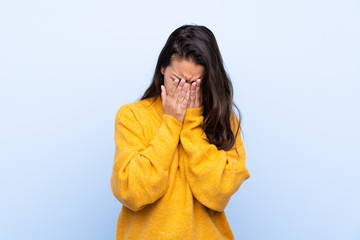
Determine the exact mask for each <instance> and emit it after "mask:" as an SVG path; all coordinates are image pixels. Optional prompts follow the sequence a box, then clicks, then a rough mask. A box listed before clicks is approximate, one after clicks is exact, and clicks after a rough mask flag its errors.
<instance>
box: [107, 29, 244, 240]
mask: <svg viewBox="0 0 360 240" xmlns="http://www.w3.org/2000/svg"><path fill="white" fill-rule="evenodd" d="M232 106H235V107H236V105H235V103H234V102H233V89H232V84H231V82H230V79H229V77H228V76H227V74H226V72H225V70H224V66H223V62H222V57H221V54H220V51H219V48H218V45H217V42H216V39H215V36H214V35H213V33H212V32H211V31H210V30H209V29H208V28H206V27H205V26H199V25H183V26H181V27H179V28H178V29H176V30H175V31H174V32H173V33H172V34H171V35H170V36H169V38H168V40H167V42H166V44H165V46H164V48H163V49H162V51H161V53H160V56H159V58H158V62H157V65H156V69H155V74H154V77H153V80H152V83H151V84H150V87H149V88H148V89H147V90H146V91H145V93H144V95H143V96H142V97H141V99H139V100H138V101H137V102H132V103H127V104H124V105H122V106H121V107H120V108H119V110H118V112H117V114H116V118H115V143H116V149H115V157H114V165H113V170H112V175H111V189H112V192H113V194H114V195H115V197H116V198H117V199H118V200H119V201H120V202H121V203H122V209H121V212H120V214H119V218H118V222H117V230H116V239H117V240H120V239H137V240H144V239H149V240H160V239H164V240H165V239H166V240H172V239H176V240H179V239H206V240H209V239H211V240H215V239H234V235H233V233H232V231H231V229H230V225H229V223H228V221H227V218H226V216H225V212H224V209H225V208H226V206H227V204H228V202H229V200H230V198H231V196H232V195H233V194H234V193H235V192H236V191H237V190H238V189H239V187H240V185H241V184H242V183H243V182H244V181H245V180H246V179H248V178H249V177H250V174H249V171H248V170H247V168H246V165H245V156H246V155H245V149H244V145H243V142H242V138H241V136H240V132H239V129H240V130H241V126H240V120H241V117H236V115H235V114H234V112H233V110H232ZM236 108H237V107H236ZM237 109H238V108H237ZM238 111H239V109H238ZM239 116H241V114H240V115H239Z"/></svg>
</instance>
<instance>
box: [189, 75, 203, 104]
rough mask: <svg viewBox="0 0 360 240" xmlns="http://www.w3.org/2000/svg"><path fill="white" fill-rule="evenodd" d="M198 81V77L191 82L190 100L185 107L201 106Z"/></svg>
mask: <svg viewBox="0 0 360 240" xmlns="http://www.w3.org/2000/svg"><path fill="white" fill-rule="evenodd" d="M200 82H201V80H200V79H198V80H196V81H195V82H193V83H192V84H191V88H190V101H189V103H188V106H187V108H198V107H201V106H202V97H201V92H200Z"/></svg>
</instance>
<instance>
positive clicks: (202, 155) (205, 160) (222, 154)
mask: <svg viewBox="0 0 360 240" xmlns="http://www.w3.org/2000/svg"><path fill="white" fill-rule="evenodd" d="M203 111H204V107H203V106H202V107H199V108H191V109H187V110H186V114H185V119H184V122H183V128H182V130H181V133H180V142H181V144H182V146H183V149H184V151H185V156H186V160H185V161H184V166H185V174H186V178H187V181H188V183H189V186H190V188H191V191H192V193H193V195H194V197H195V198H196V199H197V200H198V201H199V202H200V203H201V204H203V205H204V206H206V207H208V208H210V209H212V210H215V211H218V212H222V211H224V210H225V208H226V206H227V204H228V202H229V201H230V198H231V196H232V195H233V194H234V193H235V192H236V191H237V190H238V189H239V188H240V185H241V184H242V183H243V182H244V181H245V180H246V179H248V178H249V177H250V173H249V171H248V170H247V168H246V164H245V157H246V153H245V149H244V145H243V142H242V139H241V136H240V132H239V134H238V135H237V137H236V149H237V151H238V153H239V155H237V152H236V150H235V145H234V146H233V147H232V149H230V150H228V151H225V150H218V149H217V147H216V146H215V145H214V144H211V143H209V142H208V138H207V136H206V134H205V132H203V119H204V118H203V115H202V114H203ZM233 116H234V117H235V119H236V120H237V123H238V121H239V120H238V118H237V117H236V116H235V115H233ZM231 120H234V118H232V119H231ZM230 122H232V121H230ZM235 126H236V125H235ZM234 129H235V128H234V124H233V123H232V130H233V132H234V134H235V133H236V130H235V131H234Z"/></svg>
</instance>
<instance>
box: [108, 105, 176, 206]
mask: <svg viewBox="0 0 360 240" xmlns="http://www.w3.org/2000/svg"><path fill="white" fill-rule="evenodd" d="M142 121H151V118H147V119H142ZM181 128H182V123H181V122H179V121H178V120H177V119H176V118H174V117H173V116H171V115H168V114H164V115H163V118H162V123H161V125H160V127H159V128H158V130H157V132H156V133H155V134H154V136H153V138H152V140H151V141H149V142H147V141H146V139H145V137H144V132H143V128H142V127H141V125H140V124H139V122H138V121H137V119H136V117H135V115H134V111H133V110H132V109H131V107H129V106H128V105H127V104H125V105H123V106H121V107H120V108H119V110H118V112H117V114H116V118H115V156H114V163H113V169H112V175H111V181H110V182H111V189H112V192H113V194H114V196H115V197H116V198H117V199H118V200H119V201H120V202H121V203H122V204H123V205H124V206H126V207H127V208H129V209H131V210H133V211H139V210H141V209H143V208H144V207H145V206H146V205H147V204H151V203H153V202H155V201H156V200H157V199H159V198H160V197H162V196H163V195H164V194H165V192H166V190H167V188H168V176H169V169H170V165H171V161H172V159H173V155H174V153H175V151H176V149H177V146H178V144H179V137H180V131H181Z"/></svg>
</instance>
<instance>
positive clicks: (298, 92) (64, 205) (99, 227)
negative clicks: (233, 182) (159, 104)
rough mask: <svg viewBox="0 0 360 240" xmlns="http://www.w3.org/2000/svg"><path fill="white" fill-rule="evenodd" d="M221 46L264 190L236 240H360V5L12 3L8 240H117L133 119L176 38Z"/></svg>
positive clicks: (2, 53) (243, 212) (2, 71)
mask: <svg viewBox="0 0 360 240" xmlns="http://www.w3.org/2000/svg"><path fill="white" fill-rule="evenodd" d="M192 23H195V24H200V25H205V26H207V27H208V28H209V29H211V30H212V31H213V33H214V34H215V36H216V38H217V41H218V44H219V47H220V51H221V53H222V56H223V59H224V63H225V67H226V70H227V71H228V73H229V75H230V77H231V80H232V82H233V85H234V93H235V99H234V100H235V103H236V104H237V105H238V106H239V108H240V110H241V112H242V115H243V119H242V120H243V121H242V124H243V133H244V136H243V141H244V144H245V150H246V153H247V159H246V161H247V167H248V169H249V171H250V173H251V178H249V179H248V180H246V182H244V183H243V185H242V186H241V187H240V189H239V190H238V192H236V193H235V194H234V195H233V197H232V198H231V200H230V203H229V205H228V207H227V208H226V209H225V212H226V214H227V217H228V220H229V223H230V225H231V227H232V229H233V232H234V235H235V238H236V239H247V240H259V239H267V240H269V239H276V240H280V239H281V240H282V239H284V240H289V239H299V240H300V239H314V240H315V239H316V240H318V239H339V240H340V239H341V240H348V239H349V240H350V239H354V240H355V239H360V163H359V160H360V157H359V156H360V148H359V137H360V130H359V122H360V113H359V109H360V106H359V105H360V97H359V91H360V84H359V80H360V70H359V66H360V61H359V60H360V58H359V56H360V46H359V42H360V2H359V1H355V0H354V1H346V0H336V1H335V0H334V1H330V0H329V1H320V0H311V1H310V0H301V1H300V0H298V1H279V0H274V1H259V0H253V1H221V2H220V1H208V0H207V1H187V0H185V1H177V2H171V1H141V2H139V1H109V0H103V1H69V0H63V1H39V0H34V1H16V0H14V1H6V0H5V1H1V2H0V36H1V37H0V80H1V87H0V107H1V120H0V121H1V124H0V131H1V134H0V143H1V151H0V159H1V168H0V189H1V200H0V201H1V203H0V239H2V240H6V239H53V240H55V239H87V240H89V239H115V230H116V222H117V217H118V214H119V212H120V209H121V204H120V202H118V201H117V200H116V198H115V197H114V196H113V195H112V192H111V187H110V176H111V171H112V164H113V157H114V150H115V142H114V120H115V114H116V111H117V110H118V108H119V107H120V106H121V105H122V104H125V103H128V102H133V101H136V100H137V99H138V98H139V97H140V96H141V95H142V94H143V92H144V91H145V90H146V88H147V87H148V85H149V84H150V81H151V77H152V75H153V72H154V68H155V64H156V61H157V57H158V55H159V53H160V50H161V48H162V47H163V46H164V44H165V42H166V40H167V38H168V36H169V35H170V33H171V32H172V31H173V30H175V29H176V28H178V27H179V26H181V25H183V24H192Z"/></svg>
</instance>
